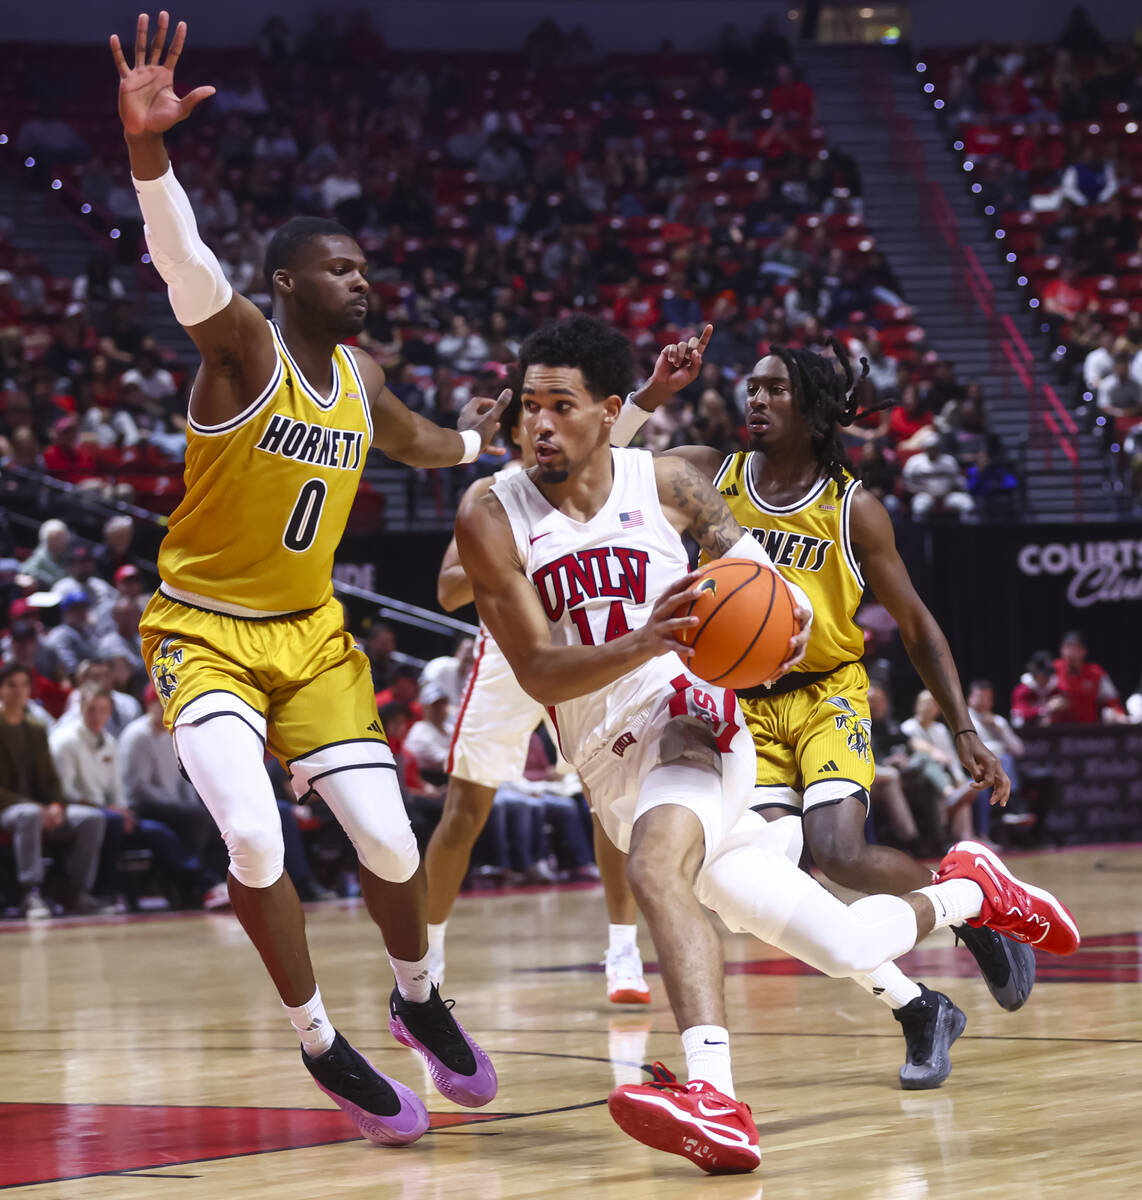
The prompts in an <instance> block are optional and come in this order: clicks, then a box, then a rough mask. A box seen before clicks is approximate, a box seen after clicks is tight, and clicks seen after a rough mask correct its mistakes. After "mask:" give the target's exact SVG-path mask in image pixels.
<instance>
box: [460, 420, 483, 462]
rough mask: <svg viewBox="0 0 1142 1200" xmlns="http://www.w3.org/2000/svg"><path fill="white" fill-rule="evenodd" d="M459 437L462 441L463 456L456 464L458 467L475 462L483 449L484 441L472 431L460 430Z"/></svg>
mask: <svg viewBox="0 0 1142 1200" xmlns="http://www.w3.org/2000/svg"><path fill="white" fill-rule="evenodd" d="M460 436H461V437H462V438H463V439H464V456H463V457H462V458H461V459H460V461H459V462H458V463H457V464H456V465H457V466H458V467H459V466H462V465H463V464H464V463H470V462H475V461H476V459H478V458H479V457H480V451H481V450H483V448H484V439H483V438H482V437H481V436H480V435H479V434H478V433H477V432H476V431H475V430H474V429H461V430H460Z"/></svg>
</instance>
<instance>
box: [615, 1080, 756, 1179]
mask: <svg viewBox="0 0 1142 1200" xmlns="http://www.w3.org/2000/svg"><path fill="white" fill-rule="evenodd" d="M607 1107H608V1108H609V1109H610V1110H611V1116H612V1117H613V1118H614V1121H615V1124H616V1125H617V1126H618V1127H619V1128H620V1129H621V1130H622V1131H623V1132H624V1133H629V1134H630V1136H631V1137H632V1138H634V1139H635V1141H636V1142H642V1143H643V1145H646V1146H651V1147H652V1148H653V1149H655V1150H665V1151H666V1152H667V1154H681V1155H682V1157H683V1158H688V1159H689V1160H690V1161H691V1162H692V1163H697V1165H698V1166H700V1167H701V1168H702V1170H703V1171H708V1172H709V1173H710V1174H711V1175H721V1174H729V1173H731V1172H745V1171H753V1170H756V1169H757V1167H758V1166H759V1165H760V1163H761V1147H760V1146H759V1145H758V1139H757V1126H756V1125H754V1123H753V1115H752V1114H751V1113H750V1110H749V1105H748V1104H746V1103H744V1102H743V1101H741V1100H731V1099H730V1098H729V1097H728V1096H723V1095H722V1093H721V1092H719V1091H717V1090H716V1089H715V1088H714V1087H712V1086H711V1085H710V1084H708V1083H705V1082H703V1081H702V1080H700V1079H695V1080H691V1082H690V1083H679V1082H678V1080H677V1079H676V1078H675V1076H674V1075H673V1074H672V1073H671V1072H670V1071H668V1070H667V1069H666V1068H665V1067H664V1066H663V1065H662V1063H657V1062H656V1063H655V1064H654V1082H653V1083H649V1084H647V1083H636V1084H629V1083H628V1084H623V1085H622V1086H621V1087H617V1088H615V1090H614V1091H613V1092H611V1094H610V1096H609V1097H608V1098H607Z"/></svg>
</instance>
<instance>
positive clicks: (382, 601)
mask: <svg viewBox="0 0 1142 1200" xmlns="http://www.w3.org/2000/svg"><path fill="white" fill-rule="evenodd" d="M9 479H16V480H20V481H22V482H23V483H25V484H27V485H28V487H27V489H26V490H25V491H24V493H23V497H24V498H25V499H30V500H32V501H33V503H34V504H35V505H36V506H37V507H41V508H42V498H43V494H44V493H50V494H51V495H53V496H57V497H59V498H61V499H63V500H66V501H67V507H68V508H69V509H71V510H72V511H75V510H80V511H86V512H88V513H90V514H91V516H92V518H93V521H92V522H91V524H97V523H101V521H102V520H105V519H106V518H107V517H110V516H129V517H131V518H132V519H133V520H135V521H136V522H139V523H141V524H144V525H146V526H147V527H148V528H150V530H151V531H152V533H153V534H155V535H156V539H158V538H161V535H162V531H163V530H164V529H165V528H166V518H164V517H159V516H156V515H155V514H154V513H152V512H149V511H148V510H147V509H145V508H139V507H138V506H136V505H134V504H128V503H127V502H125V501H121V500H105V499H103V498H102V497H100V496H96V495H93V494H92V493H91V492H89V491H87V490H86V489H84V488H80V487H77V486H76V485H75V484H72V483H65V482H64V481H63V480H61V479H55V478H54V477H53V476H51V475H47V474H45V473H44V472H42V471H33V470H29V469H27V468H25V467H14V466H5V467H4V468H3V471H2V472H0V485H2V484H3V483H4V482H5V481H7V480H9ZM36 491H39V492H40V493H41V496H40V497H35V496H34V493H35V492H36ZM0 507H2V508H3V509H4V510H5V511H7V512H9V513H10V515H11V517H12V518H13V520H14V522H15V523H16V524H17V525H19V526H21V527H23V528H25V529H27V530H29V531H31V532H32V533H33V535H34V532H35V530H36V529H38V527H39V525H40V524H41V520H42V519H47V517H51V516H56V515H58V513H59V508H58V507H57V508H56V510H55V511H52V509H51V508H47V509H46V511H44V512H43V517H42V518H40V517H39V516H29V515H28V514H27V513H23V512H21V511H20V510H19V509H17V508H11V507H10V506H9V505H8V503H7V502H6V500H5V492H4V489H3V487H2V486H0ZM156 544H157V540H156ZM139 564H140V566H141V567H142V569H144V570H145V571H147V572H149V573H150V574H151V575H152V576H153V577H154V578H156V579H157V578H158V567H157V566H156V564H155V563H153V562H150V561H147V560H145V559H139ZM333 590H334V591H335V592H336V593H337V594H338V595H339V596H347V597H350V598H351V599H353V600H357V601H364V602H367V603H368V604H369V605H370V606H371V607H372V608H374V609H375V610H376V611H377V613H378V615H379V616H380V617H381V619H383V620H385V621H392V622H394V623H396V624H402V625H407V626H410V627H412V628H416V629H421V630H425V631H427V632H429V633H435V634H438V635H439V636H440V637H443V638H447V639H449V640H451V639H454V638H455V636H456V635H457V634H458V633H464V634H475V633H476V632H477V629H476V626H474V625H472V624H470V623H469V622H467V621H461V620H459V619H457V618H456V617H450V616H447V615H446V614H444V613H437V612H433V611H432V610H431V609H428V608H421V607H419V606H418V605H416V604H409V603H408V602H407V601H404V600H398V599H397V598H396V597H395V596H386V595H384V594H383V593H381V592H371V591H369V590H368V589H367V588H361V587H356V586H354V585H353V584H348V583H341V582H340V581H338V580H336V579H335V580H334V581H333ZM394 657H396V658H397V660H398V661H405V662H412V663H416V664H420V663H422V662H423V660H421V659H417V658H413V657H411V656H409V655H403V654H402V655H396V656H394Z"/></svg>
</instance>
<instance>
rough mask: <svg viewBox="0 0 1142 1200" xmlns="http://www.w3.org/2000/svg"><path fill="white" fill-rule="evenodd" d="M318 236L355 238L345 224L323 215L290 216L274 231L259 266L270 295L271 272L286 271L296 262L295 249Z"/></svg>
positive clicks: (353, 239) (352, 239)
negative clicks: (263, 259) (262, 264)
mask: <svg viewBox="0 0 1142 1200" xmlns="http://www.w3.org/2000/svg"><path fill="white" fill-rule="evenodd" d="M319 237H347V238H349V239H350V240H351V241H356V239H355V238H354V237H353V235H352V234H351V233H350V232H349V230H348V229H346V228H345V226H344V225H339V224H338V223H337V222H336V221H330V220H327V219H326V218H325V217H292V218H291V219H290V220H288V221H287V222H286V223H285V224H284V225H282V226H281V227H280V228H279V229H277V230H276V231H275V232H274V236H273V237H272V238H270V241H269V245H267V246H266V261H265V265H264V267H263V268H262V271H263V274H264V275H265V277H266V286H267V287H268V288H269V289H270V294H271V295H272V294H273V290H274V272H275V271H288V270H289V268H290V267H291V266H293V264H294V263H295V262H296V261H297V253H298V251H299V250H300V249H301V248H302V247H303V246H307V245H309V243H310V242H312V241H313V240H314V239H315V238H319Z"/></svg>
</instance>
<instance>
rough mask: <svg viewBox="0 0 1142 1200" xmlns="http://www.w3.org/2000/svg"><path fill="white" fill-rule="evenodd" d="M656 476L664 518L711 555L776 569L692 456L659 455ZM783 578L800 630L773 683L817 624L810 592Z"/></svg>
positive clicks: (791, 663) (801, 649) (796, 660)
mask: <svg viewBox="0 0 1142 1200" xmlns="http://www.w3.org/2000/svg"><path fill="white" fill-rule="evenodd" d="M654 474H655V478H656V479H657V481H658V502H659V504H661V505H662V511H663V514H664V515H665V517H666V519H667V520H668V521H669V522H670V524H671V525H673V526H674V528H675V529H677V530H678V532H679V533H683V534H688V535H689V536H690V537H692V538H693V539H694V541H696V542H697V543H698V546H699V548H700V549H701V550H702V551H703V553H704V554H705V555H706V557H707V558H711V559H713V558H725V557H727V556H728V557H731V558H732V557H737V558H752V559H753V560H754V561H755V562H759V563H762V564H763V565H765V566H767V567H770V568H771V569H772V570H774V571H777V568H776V567H775V566H774V565H773V560H772V559H771V558H770V557H769V555H768V554H766V552H765V550H764V549H762V547H761V545H760V543H758V542H757V541H755V540H754V538H752V537H751V536H750V535H749V534H748V533H747V532H746V530H744V529H743V528H742V527H741V526H740V525H739V524H738V523H737V520H736V519H735V518H734V515H733V513H731V512H730V510H729V506H728V505H727V504H726V502H725V499H724V498H723V497H722V495H721V493H720V492H718V490H717V489H716V488H715V487H714V485H713V483H712V482H711V481H710V479H709V478H708V477H707V476H706V475H705V474H704V473H703V472H702V470H701V468H699V467H697V466H695V464H694V463H692V462H690V461H689V460H688V459H685V458H676V457H674V456H672V455H667V456H663V457H660V458H655V460H654ZM778 574H781V572H779V571H778ZM782 578H785V577H784V576H782ZM785 582H786V583H787V584H789V586H790V589H791V590H792V592H793V597H794V600H795V601H796V604H797V621H798V623H799V625H800V628H799V629H798V631H797V633H796V634H795V635H794V636H793V637H792V638H791V639H790V641H789V653H788V654H787V655H786V659H785V662H783V663H782V664H781V668H780V670H779V671H778V672H777V674H776V675H775V676H774V677H773V679H772V680H768V681H767V682H770V683H772V682H773V681H774V680H776V679H779V678H780V677H781V676H782V675H784V674H785V673H786V671H788V670H789V669H790V668H791V667H793V666H795V665H796V664H797V663H799V662H800V661H801V660H802V659H803V658H804V657H805V648H806V646H807V645H808V644H809V631H810V628H811V626H812V623H813V606H812V605H811V604H810V603H809V598H808V596H806V595H805V593H804V592H803V591H802V590H801V589H800V588H799V587H798V586H797V585H796V584H795V583H794V582H793V581H792V580H790V579H785Z"/></svg>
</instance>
